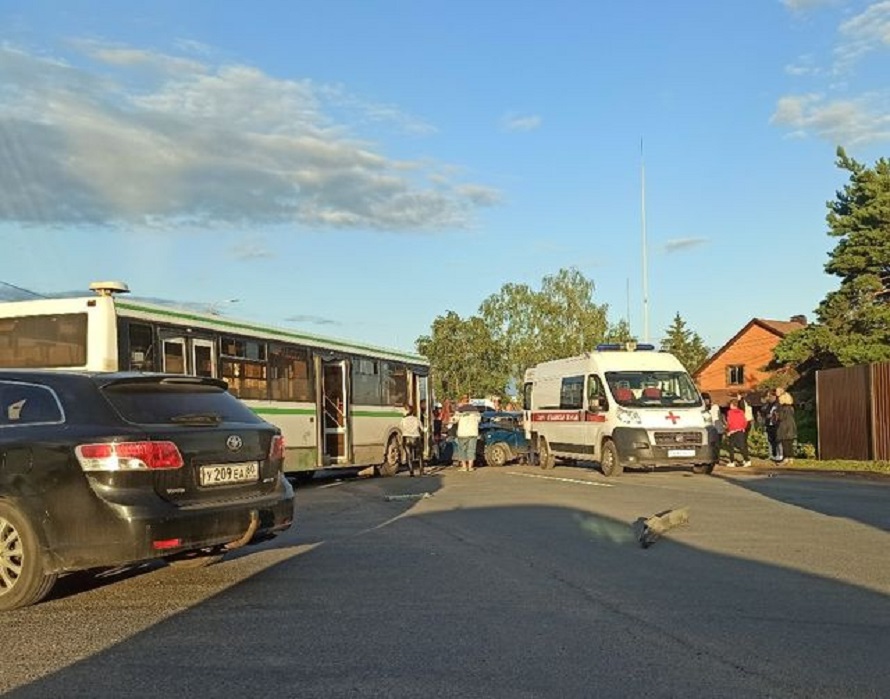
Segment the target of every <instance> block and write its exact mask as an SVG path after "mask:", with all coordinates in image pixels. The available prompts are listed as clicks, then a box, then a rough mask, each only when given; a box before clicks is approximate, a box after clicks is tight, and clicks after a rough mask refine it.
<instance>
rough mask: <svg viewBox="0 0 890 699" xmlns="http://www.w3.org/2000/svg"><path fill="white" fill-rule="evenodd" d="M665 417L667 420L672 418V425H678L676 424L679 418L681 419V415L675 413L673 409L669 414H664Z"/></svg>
mask: <svg viewBox="0 0 890 699" xmlns="http://www.w3.org/2000/svg"><path fill="white" fill-rule="evenodd" d="M664 419H665V420H670V421H671V424H672V425H676V424H677V420H679V419H680V416H679V415H674V411H673V410H672V411H671V412H669V413H668V414H667V415H665V416H664Z"/></svg>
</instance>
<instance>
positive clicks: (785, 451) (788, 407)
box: [776, 392, 797, 464]
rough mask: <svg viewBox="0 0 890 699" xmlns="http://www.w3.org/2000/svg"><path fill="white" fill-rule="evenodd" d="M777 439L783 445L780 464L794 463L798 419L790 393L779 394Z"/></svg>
mask: <svg viewBox="0 0 890 699" xmlns="http://www.w3.org/2000/svg"><path fill="white" fill-rule="evenodd" d="M776 418H777V420H778V425H777V426H776V439H777V440H778V442H779V445H780V447H781V452H780V459H779V463H780V464H792V463H794V440H796V439H797V420H796V419H795V417H794V399H793V398H792V397H791V394H790V393H787V392H785V393H782V395H780V396H779V407H778V408H777V409H776Z"/></svg>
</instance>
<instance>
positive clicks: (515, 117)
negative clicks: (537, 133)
mask: <svg viewBox="0 0 890 699" xmlns="http://www.w3.org/2000/svg"><path fill="white" fill-rule="evenodd" d="M541 121H542V120H541V117H539V116H537V115H535V114H529V115H527V116H522V115H519V114H512V113H509V114H505V115H504V117H503V118H502V119H501V127H502V128H503V129H504V130H505V131H534V130H535V129H537V128H538V127H539V126H540V125H541Z"/></svg>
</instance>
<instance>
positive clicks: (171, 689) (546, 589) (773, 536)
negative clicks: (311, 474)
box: [0, 466, 890, 699]
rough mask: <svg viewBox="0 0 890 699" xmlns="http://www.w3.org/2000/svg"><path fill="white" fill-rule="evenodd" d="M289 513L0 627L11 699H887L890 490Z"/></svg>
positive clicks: (362, 492)
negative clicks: (192, 566)
mask: <svg viewBox="0 0 890 699" xmlns="http://www.w3.org/2000/svg"><path fill="white" fill-rule="evenodd" d="M424 493H428V494H429V496H428V497H420V496H421V495H423V494H424ZM393 496H395V497H393ZM680 506H688V507H689V513H690V521H689V524H688V525H686V526H683V527H679V528H676V529H673V530H672V531H670V532H669V533H668V534H667V535H666V536H665V537H664V538H662V539H661V540H659V541H657V542H656V543H655V544H654V545H653V546H651V547H650V548H648V549H643V548H642V547H641V546H639V544H638V542H637V540H636V538H635V536H636V534H635V529H634V526H633V525H634V522H635V521H636V520H637V519H638V518H640V517H642V516H649V515H652V514H654V513H657V512H660V511H664V510H667V509H670V508H676V507H680ZM297 510H298V512H297V521H296V524H295V526H294V527H293V528H292V529H291V531H289V532H288V533H287V534H286V535H284V536H282V537H280V538H278V539H277V540H275V541H273V542H269V543H267V544H264V545H262V546H261V547H254V548H250V549H245V550H243V551H239V552H237V554H233V555H232V556H231V557H230V558H228V559H226V561H224V562H223V563H221V564H219V565H216V566H212V567H209V568H206V569H203V570H196V571H180V570H175V569H172V568H168V567H164V566H160V565H157V564H153V565H146V566H142V567H139V568H136V569H132V570H121V571H110V572H107V573H105V574H104V575H103V576H101V577H96V576H95V575H92V574H77V575H73V576H69V577H68V578H66V579H64V581H63V584H60V586H59V590H58V592H57V593H55V594H54V596H53V597H52V598H51V599H49V600H48V601H46V602H44V603H42V604H40V605H37V606H35V607H32V608H29V609H25V610H19V611H16V612H12V613H6V614H3V615H2V616H0V629H2V631H3V633H2V635H0V653H2V658H3V662H2V669H0V693H2V692H7V694H4V696H5V697H9V698H10V699H13V698H14V699H19V698H22V697H53V698H56V697H168V696H169V697H227V698H231V697H240V696H250V697H484V698H486V699H492V698H493V697H511V698H514V697H709V698H710V697H729V696H732V697H844V698H845V699H847V698H850V697H888V696H890V662H888V659H890V555H888V554H890V479H883V480H877V479H873V480H863V479H856V478H837V477H817V476H813V477H810V476H798V475H794V476H792V475H778V476H775V477H767V476H765V475H758V474H753V473H750V472H747V471H744V472H743V471H740V470H733V471H731V472H720V471H718V473H717V475H716V476H713V477H707V476H692V475H690V474H687V473H685V472H681V471H676V472H665V473H661V472H659V473H650V474H644V473H627V474H625V475H623V476H621V477H620V478H617V479H613V480H607V479H605V478H603V477H602V476H601V475H600V474H599V473H598V472H596V471H593V470H589V469H587V468H584V467H581V466H578V467H571V466H559V467H557V468H556V469H554V470H552V471H547V472H544V471H540V470H537V469H535V468H532V467H525V466H514V467H507V468H503V469H492V468H488V469H479V470H477V471H476V472H475V473H461V472H458V471H456V470H454V469H451V468H449V469H443V470H441V471H439V472H437V473H435V474H434V475H430V476H426V477H424V478H413V479H412V478H408V477H407V475H406V474H400V475H399V476H397V477H395V478H389V479H360V478H351V479H344V480H342V481H337V480H327V481H321V482H316V483H314V484H312V485H310V486H308V487H305V488H300V489H299V490H298V498H297Z"/></svg>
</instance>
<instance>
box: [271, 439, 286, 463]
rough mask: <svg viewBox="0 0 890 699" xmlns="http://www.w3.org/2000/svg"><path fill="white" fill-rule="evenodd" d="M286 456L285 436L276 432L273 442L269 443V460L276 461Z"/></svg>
mask: <svg viewBox="0 0 890 699" xmlns="http://www.w3.org/2000/svg"><path fill="white" fill-rule="evenodd" d="M283 458H284V437H282V436H281V435H280V434H276V435H274V436H273V437H272V443H271V444H270V445H269V461H276V460H277V459H283Z"/></svg>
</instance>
